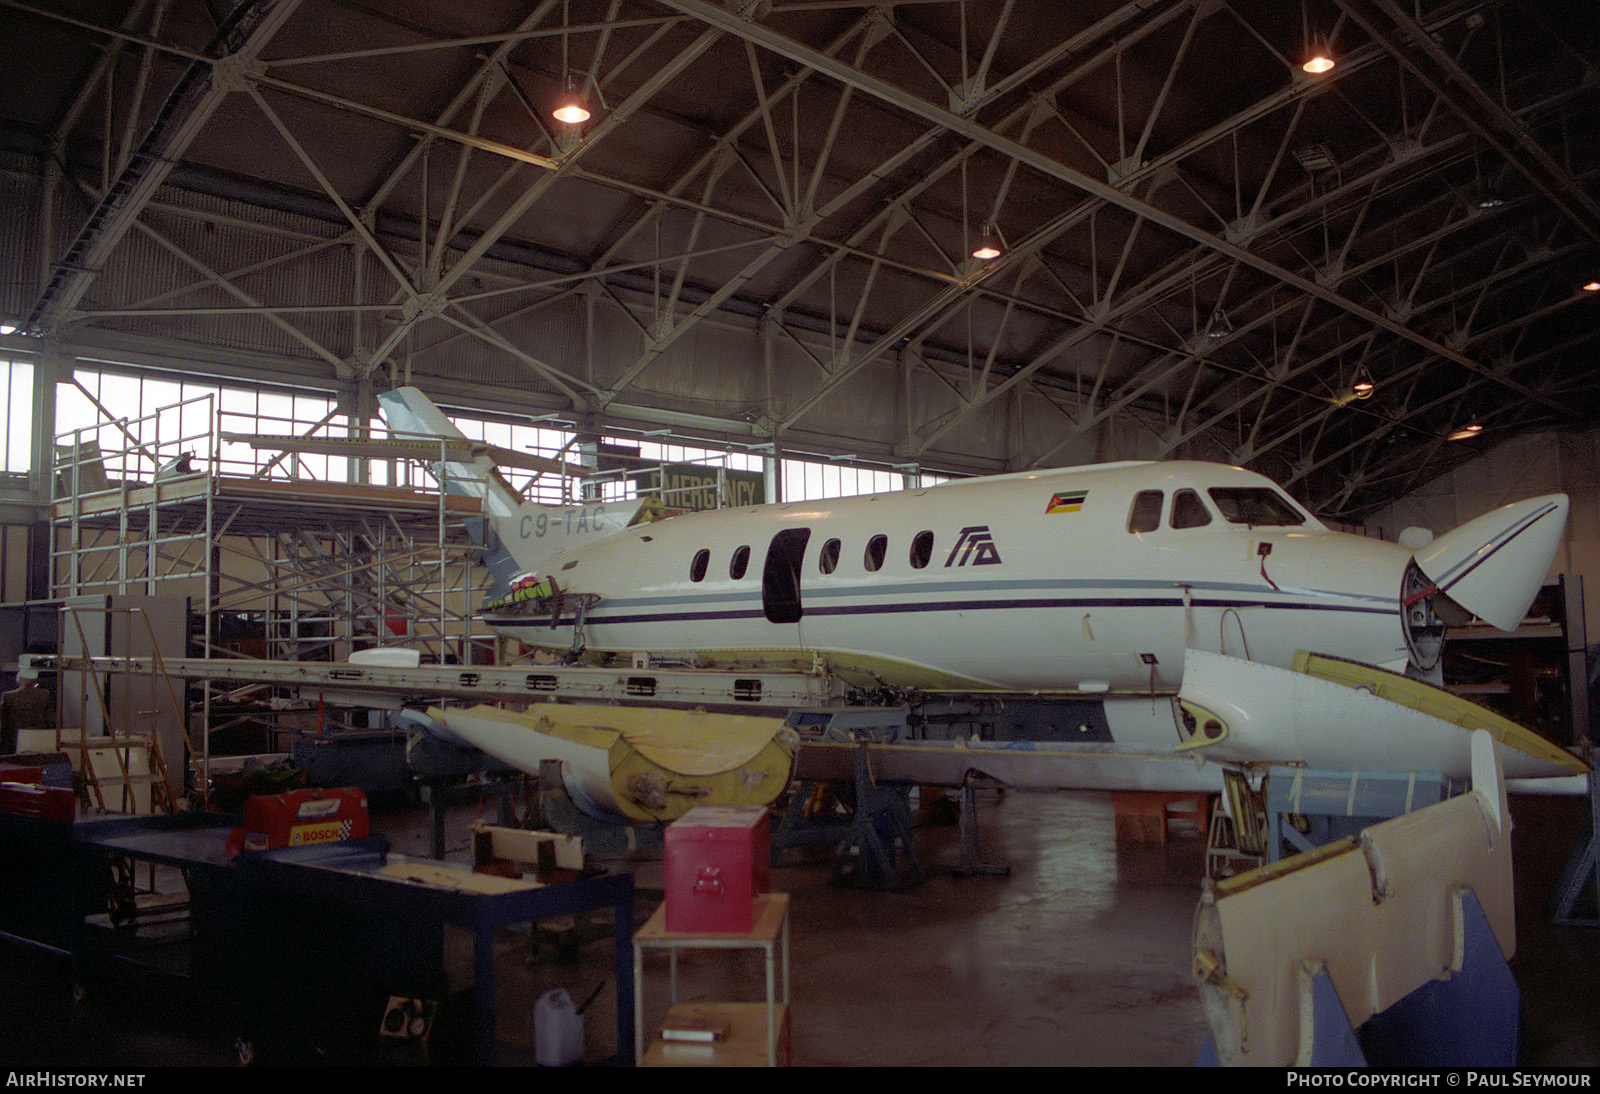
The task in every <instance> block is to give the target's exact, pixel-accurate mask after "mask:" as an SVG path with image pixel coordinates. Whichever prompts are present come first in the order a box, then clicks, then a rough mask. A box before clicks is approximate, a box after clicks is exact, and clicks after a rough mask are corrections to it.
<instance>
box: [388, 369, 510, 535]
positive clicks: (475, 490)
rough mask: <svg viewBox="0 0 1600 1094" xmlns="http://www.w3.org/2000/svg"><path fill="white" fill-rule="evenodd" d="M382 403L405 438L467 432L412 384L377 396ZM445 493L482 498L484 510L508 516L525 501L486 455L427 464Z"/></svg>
mask: <svg viewBox="0 0 1600 1094" xmlns="http://www.w3.org/2000/svg"><path fill="white" fill-rule="evenodd" d="M378 403H379V404H380V405H381V406H382V407H383V418H384V421H386V422H387V423H388V424H389V430H390V432H392V433H395V434H399V435H401V436H402V437H403V438H404V439H406V440H416V439H429V438H436V437H445V438H448V439H450V440H457V441H465V440H467V436H466V434H464V433H462V432H461V430H459V429H457V428H456V427H455V425H454V424H453V423H452V422H451V421H450V419H449V418H447V417H445V415H444V411H442V410H440V409H439V408H438V407H437V406H435V405H434V404H433V400H431V399H429V398H428V397H427V396H426V395H424V394H423V393H422V392H420V391H418V390H417V389H416V388H414V387H397V388H395V389H394V390H393V391H386V392H384V393H383V394H381V395H379V396H378ZM429 470H430V471H432V472H433V475H434V477H435V478H437V479H438V480H439V482H440V483H441V484H442V486H443V488H444V491H445V493H447V494H461V495H465V496H468V497H475V498H481V499H482V500H483V511H484V513H485V514H487V515H490V516H495V517H509V516H511V515H513V514H515V513H516V512H517V511H518V510H519V509H520V508H521V507H522V505H523V504H524V503H523V501H522V499H521V498H519V497H518V496H517V494H516V491H514V490H512V489H511V487H510V486H509V485H507V483H506V481H505V480H504V479H503V478H501V477H500V471H499V468H497V467H496V466H495V463H494V461H493V460H491V459H490V458H489V457H488V456H482V455H479V456H474V457H472V458H471V459H470V460H449V459H447V460H444V461H442V464H441V463H439V462H435V463H432V464H430V465H429Z"/></svg>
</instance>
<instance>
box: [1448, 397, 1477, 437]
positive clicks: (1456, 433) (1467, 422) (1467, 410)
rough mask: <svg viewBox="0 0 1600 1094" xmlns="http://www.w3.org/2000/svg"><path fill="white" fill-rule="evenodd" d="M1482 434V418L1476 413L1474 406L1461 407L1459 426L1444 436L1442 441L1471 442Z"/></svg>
mask: <svg viewBox="0 0 1600 1094" xmlns="http://www.w3.org/2000/svg"><path fill="white" fill-rule="evenodd" d="M1482 432H1483V416H1482V415H1481V414H1479V413H1478V408H1477V407H1476V406H1472V405H1470V404H1469V405H1467V406H1464V407H1462V414H1461V424H1460V425H1458V426H1456V427H1455V428H1454V429H1452V430H1451V431H1450V432H1449V433H1447V434H1445V438H1444V439H1445V440H1447V441H1466V440H1471V439H1472V438H1473V437H1476V436H1477V435H1478V434H1480V433H1482Z"/></svg>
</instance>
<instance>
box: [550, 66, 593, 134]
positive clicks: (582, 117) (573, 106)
mask: <svg viewBox="0 0 1600 1094" xmlns="http://www.w3.org/2000/svg"><path fill="white" fill-rule="evenodd" d="M550 116H551V117H553V118H555V120H556V121H558V122H565V123H566V124H567V125H582V124H583V123H584V122H586V121H588V120H589V104H588V103H586V102H584V101H583V96H582V95H580V94H579V93H578V86H577V84H576V83H574V82H573V79H572V75H571V73H568V74H567V89H566V90H565V91H563V92H562V93H561V97H560V98H559V99H557V100H556V106H555V109H554V110H552V111H550Z"/></svg>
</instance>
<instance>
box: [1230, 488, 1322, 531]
mask: <svg viewBox="0 0 1600 1094" xmlns="http://www.w3.org/2000/svg"><path fill="white" fill-rule="evenodd" d="M1206 493H1208V494H1210V495H1211V500H1212V501H1214V502H1216V503H1217V508H1218V509H1220V510H1222V519H1223V520H1226V521H1227V522H1228V523H1229V524H1248V525H1251V526H1252V527H1262V526H1269V527H1286V526H1293V525H1297V524H1304V523H1305V522H1306V518H1305V517H1304V516H1302V515H1301V513H1300V511H1299V510H1298V509H1296V508H1295V507H1294V506H1293V505H1291V504H1290V503H1289V499H1288V498H1286V497H1284V496H1283V495H1282V494H1280V493H1278V492H1277V491H1276V490H1271V489H1268V488H1267V487H1265V486H1214V487H1212V488H1211V489H1210V490H1208V491H1206Z"/></svg>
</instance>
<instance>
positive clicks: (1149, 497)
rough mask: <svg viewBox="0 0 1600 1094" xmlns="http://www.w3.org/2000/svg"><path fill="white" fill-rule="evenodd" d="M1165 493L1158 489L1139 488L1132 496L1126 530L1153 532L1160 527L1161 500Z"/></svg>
mask: <svg viewBox="0 0 1600 1094" xmlns="http://www.w3.org/2000/svg"><path fill="white" fill-rule="evenodd" d="M1165 496H1166V495H1165V494H1163V493H1162V492H1161V491H1160V490H1141V491H1139V492H1138V493H1137V494H1135V495H1134V496H1133V508H1132V509H1131V510H1129V512H1128V531H1130V532H1154V531H1155V530H1156V529H1157V528H1159V527H1161V500H1162V498H1163V497H1165Z"/></svg>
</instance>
